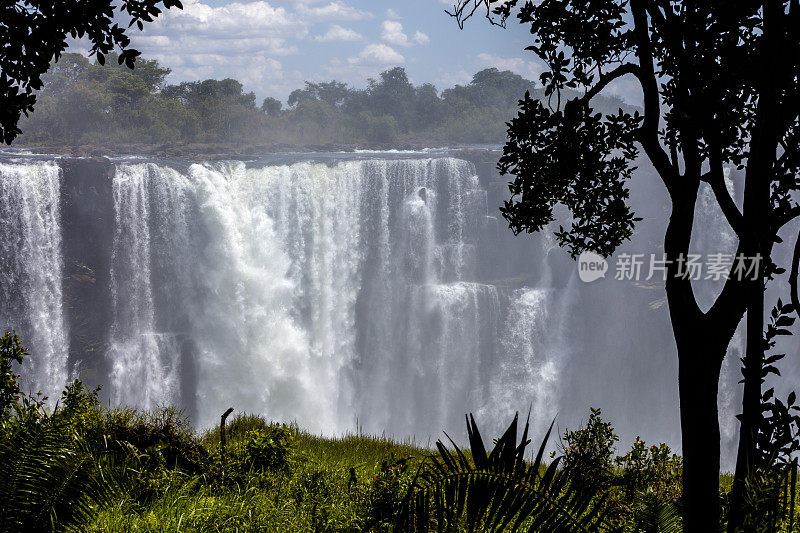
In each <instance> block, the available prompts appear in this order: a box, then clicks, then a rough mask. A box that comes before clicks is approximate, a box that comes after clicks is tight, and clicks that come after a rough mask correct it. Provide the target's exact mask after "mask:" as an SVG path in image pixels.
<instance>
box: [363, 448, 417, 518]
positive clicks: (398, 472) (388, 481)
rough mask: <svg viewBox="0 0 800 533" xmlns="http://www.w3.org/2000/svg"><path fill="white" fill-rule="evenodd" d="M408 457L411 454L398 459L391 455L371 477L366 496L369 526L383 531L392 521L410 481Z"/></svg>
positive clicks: (409, 457)
mask: <svg viewBox="0 0 800 533" xmlns="http://www.w3.org/2000/svg"><path fill="white" fill-rule="evenodd" d="M409 459H411V456H408V457H403V458H401V459H399V460H395V459H394V456H391V457H390V458H389V459H388V460H384V461H382V462H381V469H380V470H379V471H378V473H377V474H376V475H375V477H373V479H372V484H371V486H370V489H369V494H368V496H367V501H368V508H369V511H368V513H369V515H368V520H367V524H368V526H369V527H371V528H374V529H376V530H377V531H383V530H385V529H387V528H389V526H390V524H393V523H394V521H395V516H396V514H397V512H398V511H399V509H400V504H401V502H402V500H403V496H405V493H406V492H407V491H408V487H409V486H410V485H411V481H412V480H411V479H410V476H409V475H408V465H409Z"/></svg>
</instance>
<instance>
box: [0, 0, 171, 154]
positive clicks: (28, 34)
mask: <svg viewBox="0 0 800 533" xmlns="http://www.w3.org/2000/svg"><path fill="white" fill-rule="evenodd" d="M160 4H162V0H122V1H121V2H114V1H112V0H59V1H56V2H47V1H42V0H20V1H13V2H1V3H0V21H2V24H0V136H1V137H2V139H3V141H4V142H6V143H7V144H10V143H11V141H13V140H14V138H15V137H16V136H17V135H18V134H20V133H21V131H20V129H19V128H18V127H17V123H18V122H19V119H20V116H21V115H22V114H23V113H24V114H25V115H27V114H28V113H29V112H31V111H33V106H34V104H35V103H36V94H35V91H37V90H39V89H41V88H42V75H43V74H44V73H45V72H47V69H48V68H49V67H50V63H51V62H52V61H53V60H54V59H55V60H58V58H59V57H60V55H61V53H62V52H63V51H64V50H66V48H67V37H68V36H69V37H73V38H74V37H84V36H85V37H87V38H88V39H89V41H90V42H91V44H92V46H91V54H94V55H96V56H97V60H98V61H99V62H100V63H101V64H102V63H104V61H105V56H106V55H107V54H109V53H111V52H113V51H114V50H115V49H119V51H120V55H119V56H118V61H119V64H122V63H125V65H127V66H128V68H133V66H134V61H135V60H136V57H137V56H138V55H139V52H138V51H137V50H135V49H133V48H130V47H129V45H130V38H129V37H128V36H127V35H126V33H125V32H126V31H127V30H126V28H123V27H120V26H119V24H117V23H115V22H114V18H115V16H116V15H121V16H124V17H126V18H127V20H129V24H128V28H130V27H131V26H133V25H134V24H135V25H136V26H137V27H138V28H139V29H140V30H141V29H142V28H143V27H144V24H143V23H144V22H150V21H152V20H153V19H154V18H155V17H156V16H158V14H159V13H161V8H160V7H159V5H160ZM163 7H164V8H166V9H169V8H170V7H178V8H182V7H183V6H182V5H181V3H180V1H179V0H163ZM115 12H116V13H115Z"/></svg>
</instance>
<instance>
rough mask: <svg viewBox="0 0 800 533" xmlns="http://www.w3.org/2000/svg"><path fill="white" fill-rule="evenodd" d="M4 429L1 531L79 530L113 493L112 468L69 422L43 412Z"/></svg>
mask: <svg viewBox="0 0 800 533" xmlns="http://www.w3.org/2000/svg"><path fill="white" fill-rule="evenodd" d="M9 426H13V427H9ZM3 429H4V431H3V432H2V434H0V480H2V481H0V502H3V503H2V505H0V532H3V533H5V532H19V531H71V530H79V529H80V527H81V526H82V525H83V524H85V523H87V522H88V521H89V520H90V518H91V516H92V515H93V514H94V513H95V512H96V510H97V507H98V506H99V505H102V504H104V503H107V502H108V501H109V499H110V497H111V496H112V494H114V493H115V490H114V488H115V487H117V486H118V483H117V481H116V480H117V477H118V475H117V474H116V472H115V471H116V468H115V467H113V465H112V463H110V462H106V461H98V460H97V459H95V458H94V457H93V456H92V455H91V454H90V453H89V452H88V451H87V450H86V449H85V447H84V446H83V445H82V443H81V442H82V441H81V439H80V437H79V436H78V435H76V434H74V433H73V431H72V428H71V427H70V426H69V425H68V424H64V423H60V422H58V421H56V420H53V419H48V418H44V419H40V420H37V421H28V422H27V423H22V424H12V423H8V421H6V424H5V427H4V428H3Z"/></svg>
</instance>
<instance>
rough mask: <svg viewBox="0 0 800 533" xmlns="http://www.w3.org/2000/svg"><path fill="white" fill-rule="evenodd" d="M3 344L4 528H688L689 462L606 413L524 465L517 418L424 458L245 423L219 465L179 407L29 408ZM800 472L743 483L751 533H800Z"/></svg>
mask: <svg viewBox="0 0 800 533" xmlns="http://www.w3.org/2000/svg"><path fill="white" fill-rule="evenodd" d="M2 341H3V344H2V346H3V347H4V348H3V350H0V372H2V376H0V377H1V378H2V380H0V396H2V397H4V398H9V402H8V407H7V409H6V411H5V412H4V413H3V414H2V420H0V476H2V477H0V479H2V482H0V498H2V501H3V506H2V508H0V532H5V531H90V532H95V533H101V532H103V533H105V532H129V531H145V532H162V531H163V532H167V531H169V532H172V531H187V532H223V531H224V532H245V531H309V532H321V531H326V532H328V531H331V532H333V531H342V532H344V531H348V532H351V531H352V532H355V531H373V532H390V531H497V532H500V531H530V532H533V531H564V532H573V531H575V532H577V531H621V532H625V533H639V532H645V533H649V532H679V531H681V521H680V510H681V508H682V505H683V501H682V491H681V476H682V469H683V464H682V460H681V458H680V457H679V456H677V455H675V454H673V453H672V451H671V450H670V449H669V447H668V446H666V445H665V444H661V445H657V446H649V447H648V446H647V445H646V444H645V442H644V441H642V440H641V439H638V438H637V439H636V441H635V442H634V444H633V446H632V448H631V450H630V451H629V452H627V453H626V454H624V455H621V456H617V454H616V452H617V450H616V443H617V442H618V440H619V439H618V437H617V435H616V434H615V432H614V429H613V427H612V425H611V424H610V423H609V422H607V421H605V420H603V418H602V413H601V411H600V410H599V409H592V411H591V413H590V416H589V418H588V420H587V422H586V424H585V426H584V427H581V428H579V429H577V430H566V431H565V433H564V434H563V435H562V438H561V442H560V444H559V445H558V450H556V451H554V452H553V453H552V454H550V455H549V458H550V459H552V460H550V461H549V462H548V461H547V459H546V457H547V456H548V454H546V453H545V449H546V446H547V443H548V440H549V438H550V431H548V432H547V434H546V435H545V436H544V439H543V440H542V441H541V443H540V445H539V447H538V451H537V452H536V454H535V456H533V455H530V454H529V453H528V451H527V450H528V444H530V442H531V440H529V439H528V425H527V424H526V426H525V428H524V430H523V431H522V435H521V439H520V440H519V441H518V440H517V418H516V417H515V418H514V420H513V422H512V424H511V425H510V426H509V428H508V429H507V430H506V431H505V433H504V434H503V435H502V436H500V437H499V438H497V439H495V440H494V445H493V446H492V448H491V450H489V449H487V447H486V443H485V442H484V440H483V438H482V437H481V434H480V431H479V430H478V426H477V424H476V422H475V420H474V419H473V418H472V417H470V418H468V423H467V434H468V442H469V448H468V449H467V448H464V449H462V448H459V447H458V446H456V445H455V443H452V442H451V443H450V446H446V445H445V444H443V443H442V442H441V441H439V442H437V444H436V450H431V449H426V448H424V447H421V446H419V445H417V444H416V443H415V442H413V441H406V442H396V441H393V440H392V439H388V438H386V437H383V436H371V435H363V434H355V435H354V434H351V435H345V436H343V437H339V438H324V437H319V436H315V435H311V434H309V433H307V432H304V431H302V430H301V429H300V428H298V427H297V426H294V425H291V426H287V425H284V424H279V423H274V422H269V421H268V420H266V419H265V418H264V417H262V416H257V415H250V414H239V415H237V416H235V417H233V419H232V420H231V421H230V423H229V424H228V427H227V429H226V436H227V443H228V444H227V446H226V453H225V454H224V455H223V454H222V453H221V450H220V444H219V443H220V434H219V429H218V428H214V429H212V430H209V431H205V432H203V433H200V434H198V433H197V432H196V431H195V430H193V429H192V427H191V426H190V424H189V421H188V419H187V418H186V417H185V416H184V415H183V414H182V413H181V412H180V411H178V410H176V409H174V408H171V407H164V408H158V409H155V410H153V411H140V410H136V409H132V408H112V407H103V406H101V405H99V402H98V398H97V393H98V391H97V390H96V389H95V390H87V389H86V388H84V387H83V385H82V384H81V383H80V382H79V381H75V382H73V383H72V384H70V385H69V386H68V387H67V388H66V389H65V390H64V392H63V394H62V395H61V398H60V400H59V402H58V404H57V405H56V407H55V408H53V409H49V408H47V406H46V399H45V398H39V397H37V396H34V397H30V396H28V397H26V396H23V395H22V394H21V393H20V392H19V387H18V381H17V380H18V376H16V375H15V374H14V373H13V368H12V365H11V362H12V361H13V362H14V363H15V364H16V363H18V362H19V361H20V360H21V359H22V358H24V357H25V356H27V354H26V353H25V351H24V349H23V348H22V344H21V343H20V341H19V339H18V338H17V337H16V336H15V335H14V334H12V333H6V335H5V336H4V337H3V338H2ZM551 430H552V427H551ZM557 454H559V455H558V456H557ZM773 466H775V465H773ZM793 472H794V470H791V471H790V470H786V469H781V468H777V467H774V468H772V469H770V470H762V471H761V473H760V475H759V476H758V477H754V478H752V479H750V480H748V485H747V486H748V491H747V503H748V506H749V507H748V511H747V512H746V513H745V516H746V517H747V522H746V523H747V525H748V527H751V529H749V530H751V531H781V532H787V533H788V532H791V531H798V526H797V514H798V508H797V505H796V500H795V497H794V494H795V487H796V485H797V479H796V474H794V473H793ZM787 473H788V474H787ZM731 482H732V478H731V476H723V477H722V478H721V479H720V492H719V497H720V501H721V502H723V504H724V502H725V501H726V499H727V497H728V492H729V490H730V488H731ZM723 507H724V505H723Z"/></svg>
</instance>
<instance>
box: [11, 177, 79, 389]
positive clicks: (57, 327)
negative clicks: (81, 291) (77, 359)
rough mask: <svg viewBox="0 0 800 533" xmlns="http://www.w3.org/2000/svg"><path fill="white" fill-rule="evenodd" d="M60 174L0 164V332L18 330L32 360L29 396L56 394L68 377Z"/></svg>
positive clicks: (26, 378)
mask: <svg viewBox="0 0 800 533" xmlns="http://www.w3.org/2000/svg"><path fill="white" fill-rule="evenodd" d="M59 187H60V175H59V168H58V166H57V165H56V164H55V163H52V162H48V163H35V164H15V163H11V164H5V163H0V273H1V274H2V279H1V280H0V328H2V329H4V330H11V329H13V330H16V331H17V333H18V334H19V335H20V336H21V337H22V338H24V340H25V345H26V346H27V347H28V348H29V350H30V352H31V353H32V354H33V355H32V356H31V357H28V358H27V359H26V360H25V363H24V366H23V371H22V376H23V386H24V390H25V391H26V392H32V393H35V392H38V391H41V392H43V393H45V394H52V393H54V392H57V391H59V390H61V387H62V386H63V385H64V383H65V382H66V380H67V376H68V374H69V372H68V369H67V337H66V331H65V326H64V317H63V308H62V307H63V301H62V292H61V270H62V264H61V261H62V254H61V226H60V222H61V220H60V212H59Z"/></svg>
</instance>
